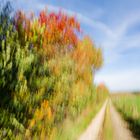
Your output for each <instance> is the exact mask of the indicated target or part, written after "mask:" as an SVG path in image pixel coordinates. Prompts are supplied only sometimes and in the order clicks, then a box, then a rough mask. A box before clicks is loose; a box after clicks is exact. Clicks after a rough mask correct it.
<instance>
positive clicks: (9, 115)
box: [0, 2, 108, 140]
mask: <svg viewBox="0 0 140 140" xmlns="http://www.w3.org/2000/svg"><path fill="white" fill-rule="evenodd" d="M81 36H82V37H81ZM102 64H103V58H102V50H101V49H100V48H97V47H96V46H95V44H94V43H93V42H92V40H91V39H90V37H88V36H84V35H83V34H82V33H81V27H80V24H79V22H78V21H77V20H76V19H75V18H74V17H69V16H67V15H66V14H64V13H63V12H61V11H60V12H59V13H53V12H48V11H45V10H43V11H41V12H40V14H39V16H36V15H34V14H33V13H28V14H27V13H24V12H23V11H15V12H14V13H13V12H12V8H11V5H10V3H9V2H8V3H7V4H6V5H5V6H1V7H0V139H13V140H15V139H53V138H54V137H55V136H58V135H59V134H60V131H61V129H59V128H61V127H62V130H65V123H67V121H68V122H70V124H72V125H71V129H72V127H73V130H77V128H78V129H80V130H78V131H79V132H78V134H79V133H80V132H82V131H83V129H85V128H86V126H87V124H88V123H89V122H90V120H91V118H92V117H93V116H94V114H95V113H96V112H97V110H98V109H99V108H98V105H99V107H100V105H101V104H102V103H103V101H104V100H105V99H106V97H107V96H108V90H107V88H106V87H105V86H104V85H103V84H102V85H99V86H96V85H95V84H94V83H93V81H94V79H93V77H94V75H95V72H96V71H97V70H98V69H99V68H101V66H102ZM89 109H91V110H94V111H93V112H92V113H93V114H92V113H91V114H90V112H91V111H89ZM84 112H85V113H84ZM85 116H88V117H87V118H86V119H85V118H84V117H85ZM77 119H79V120H81V121H83V120H84V119H85V121H83V123H81V121H80V123H78V121H77ZM75 122H76V123H75ZM73 124H74V125H73ZM63 126H64V129H63ZM66 130H67V129H66ZM72 133H76V131H75V132H74V131H73V132H71V133H70V134H72ZM72 137H73V138H75V136H72Z"/></svg>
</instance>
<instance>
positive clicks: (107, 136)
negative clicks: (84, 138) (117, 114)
mask: <svg viewBox="0 0 140 140" xmlns="http://www.w3.org/2000/svg"><path fill="white" fill-rule="evenodd" d="M101 137H102V140H113V127H112V123H111V116H110V105H109V104H108V105H107V108H106V113H105V119H104V124H103V130H102V136H101Z"/></svg>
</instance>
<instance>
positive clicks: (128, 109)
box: [112, 94, 140, 138]
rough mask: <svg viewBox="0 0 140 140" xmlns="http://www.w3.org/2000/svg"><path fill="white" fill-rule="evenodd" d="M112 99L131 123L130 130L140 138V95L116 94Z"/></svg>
mask: <svg viewBox="0 0 140 140" xmlns="http://www.w3.org/2000/svg"><path fill="white" fill-rule="evenodd" d="M112 100H113V103H114V105H115V107H116V108H117V110H118V111H119V112H120V113H121V115H122V116H123V118H124V119H125V120H126V121H127V122H128V123H129V127H130V130H131V131H132V132H133V134H134V136H135V137H137V138H140V95H139V94H126V95H125V94H123V95H115V96H113V97H112Z"/></svg>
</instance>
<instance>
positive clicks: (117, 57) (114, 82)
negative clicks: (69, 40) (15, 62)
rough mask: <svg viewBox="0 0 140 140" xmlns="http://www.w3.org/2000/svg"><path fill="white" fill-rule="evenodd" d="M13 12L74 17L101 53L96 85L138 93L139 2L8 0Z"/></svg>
mask: <svg viewBox="0 0 140 140" xmlns="http://www.w3.org/2000/svg"><path fill="white" fill-rule="evenodd" d="M11 1H13V5H14V6H15V8H16V9H21V8H22V9H23V10H25V11H31V10H32V11H35V12H36V13H37V12H38V11H39V10H41V9H43V8H45V7H46V6H47V8H48V9H49V10H50V11H55V12H58V11H59V9H61V10H63V11H64V12H66V13H67V14H69V15H76V16H77V19H78V20H79V21H80V23H81V27H82V28H83V31H84V33H85V34H88V35H90V37H91V38H92V39H93V41H94V43H95V44H96V46H99V47H102V49H103V51H104V66H103V67H102V69H101V70H100V71H98V72H97V73H96V76H95V82H96V83H100V82H105V83H106V85H107V86H108V87H109V88H110V90H112V91H127V90H132V91H133V90H140V0H69V1H66V0H11Z"/></svg>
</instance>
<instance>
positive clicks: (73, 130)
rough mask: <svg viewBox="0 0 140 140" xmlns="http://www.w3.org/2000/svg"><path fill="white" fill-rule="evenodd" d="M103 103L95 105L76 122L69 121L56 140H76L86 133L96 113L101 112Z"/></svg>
mask: <svg viewBox="0 0 140 140" xmlns="http://www.w3.org/2000/svg"><path fill="white" fill-rule="evenodd" d="M102 105H103V103H99V104H98V105H97V103H93V104H92V105H89V106H87V108H86V109H85V110H84V111H83V112H82V113H81V115H79V116H78V117H77V119H76V120H71V119H67V120H65V122H64V123H63V125H62V126H61V127H60V129H59V131H58V133H57V135H56V136H55V138H53V139H55V140H75V139H78V137H79V136H80V135H81V134H82V132H84V130H85V129H86V128H87V126H88V125H89V124H90V122H91V120H92V119H93V118H94V116H95V115H96V113H97V112H98V111H99V110H100V108H101V106H102Z"/></svg>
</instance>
